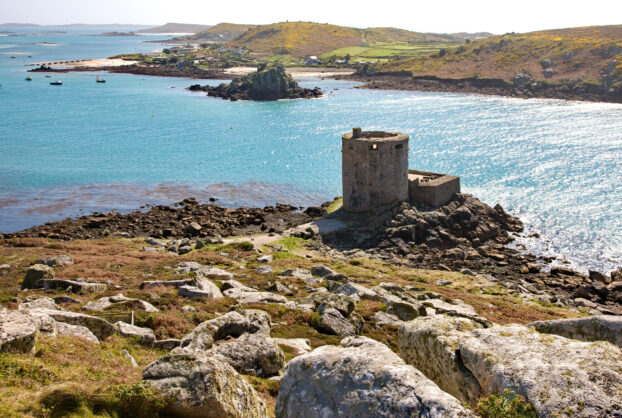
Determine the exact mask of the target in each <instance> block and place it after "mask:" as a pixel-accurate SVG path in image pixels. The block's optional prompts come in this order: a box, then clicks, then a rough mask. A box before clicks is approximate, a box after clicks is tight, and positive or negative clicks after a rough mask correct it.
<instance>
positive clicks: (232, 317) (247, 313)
mask: <svg viewBox="0 0 622 418" xmlns="http://www.w3.org/2000/svg"><path fill="white" fill-rule="evenodd" d="M247 333H248V334H255V333H261V334H269V333H270V315H268V314H267V313H266V312H264V311H260V310H255V309H247V310H244V311H242V313H241V314H240V313H239V312H236V311H232V312H228V313H226V314H225V315H223V316H221V317H219V318H215V319H210V320H209V321H205V322H202V323H201V324H200V325H199V326H197V327H196V328H195V329H194V330H192V331H191V332H190V333H189V334H188V335H186V336H185V337H184V338H182V339H181V344H180V345H179V347H177V348H175V349H174V350H173V353H196V354H202V353H204V352H205V351H207V350H209V349H210V348H212V346H213V345H214V342H215V341H218V340H223V339H225V338H227V337H234V338H237V337H239V336H241V335H242V334H247Z"/></svg>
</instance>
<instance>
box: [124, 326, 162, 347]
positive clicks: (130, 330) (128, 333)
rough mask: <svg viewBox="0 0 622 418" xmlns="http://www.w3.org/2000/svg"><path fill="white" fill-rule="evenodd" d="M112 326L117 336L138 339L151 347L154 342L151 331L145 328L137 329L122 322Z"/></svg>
mask: <svg viewBox="0 0 622 418" xmlns="http://www.w3.org/2000/svg"><path fill="white" fill-rule="evenodd" d="M114 326H115V327H116V328H117V330H119V334H121V335H122V336H124V337H132V338H138V339H139V340H140V342H142V343H143V344H147V345H152V344H153V343H154V342H155V339H156V338H155V335H154V333H153V330H152V329H150V328H145V327H137V326H136V325H131V324H128V323H126V322H123V321H118V322H117V323H115V324H114Z"/></svg>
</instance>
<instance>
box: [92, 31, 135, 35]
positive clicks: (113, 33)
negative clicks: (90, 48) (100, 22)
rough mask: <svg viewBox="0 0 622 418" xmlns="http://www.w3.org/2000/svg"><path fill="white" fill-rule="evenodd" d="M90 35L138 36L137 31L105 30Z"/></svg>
mask: <svg viewBox="0 0 622 418" xmlns="http://www.w3.org/2000/svg"><path fill="white" fill-rule="evenodd" d="M89 36H138V35H137V34H136V32H116V31H115V32H104V33H98V34H96V35H89Z"/></svg>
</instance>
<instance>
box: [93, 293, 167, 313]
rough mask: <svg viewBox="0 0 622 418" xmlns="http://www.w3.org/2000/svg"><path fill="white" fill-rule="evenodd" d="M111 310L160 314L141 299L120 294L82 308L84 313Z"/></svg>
mask: <svg viewBox="0 0 622 418" xmlns="http://www.w3.org/2000/svg"><path fill="white" fill-rule="evenodd" d="M109 309H121V310H127V311H131V310H135V311H145V312H158V311H159V309H158V308H156V307H155V306H153V305H152V304H150V303H149V302H145V301H144V300H140V299H133V298H128V297H125V296H124V295H123V294H121V293H119V294H118V295H115V296H107V297H104V298H101V299H98V300H97V301H95V302H89V303H87V304H85V305H84V306H83V307H82V310H83V311H106V310H109Z"/></svg>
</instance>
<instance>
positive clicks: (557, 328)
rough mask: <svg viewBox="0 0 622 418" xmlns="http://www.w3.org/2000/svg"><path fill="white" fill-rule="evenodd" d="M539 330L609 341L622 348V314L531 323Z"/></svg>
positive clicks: (579, 338) (574, 338) (577, 337)
mask: <svg viewBox="0 0 622 418" xmlns="http://www.w3.org/2000/svg"><path fill="white" fill-rule="evenodd" d="M529 326H530V327H532V328H533V329H535V330H536V331H538V332H542V333H546V334H556V335H561V336H562V337H566V338H572V339H573V340H580V341H609V342H610V343H612V344H615V345H617V346H618V347H620V348H622V316H615V315H599V316H590V317H587V318H570V319H554V320H551V321H537V322H533V323H531V324H529Z"/></svg>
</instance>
